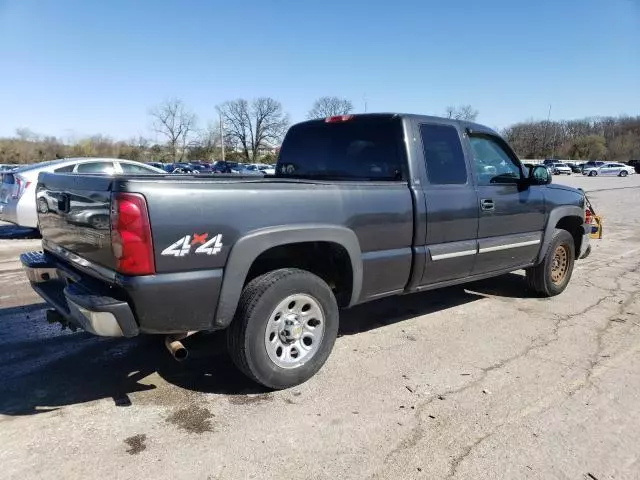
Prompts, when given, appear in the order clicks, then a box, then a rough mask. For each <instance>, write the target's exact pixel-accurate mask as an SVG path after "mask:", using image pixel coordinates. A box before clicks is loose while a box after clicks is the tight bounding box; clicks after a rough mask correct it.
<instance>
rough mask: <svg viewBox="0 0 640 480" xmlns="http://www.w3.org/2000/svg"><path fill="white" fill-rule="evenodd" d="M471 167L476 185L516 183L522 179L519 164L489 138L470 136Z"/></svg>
mask: <svg viewBox="0 0 640 480" xmlns="http://www.w3.org/2000/svg"><path fill="white" fill-rule="evenodd" d="M469 143H470V144H471V152H472V154H473V166H474V169H475V174H476V178H477V180H478V185H493V184H505V183H517V182H518V181H520V180H521V179H522V169H521V166H520V163H519V162H517V160H515V159H513V158H512V157H511V155H509V154H508V153H507V152H506V151H505V149H504V148H503V147H502V145H500V143H498V142H497V141H496V140H494V139H493V138H491V137H490V136H485V135H482V136H470V137H469Z"/></svg>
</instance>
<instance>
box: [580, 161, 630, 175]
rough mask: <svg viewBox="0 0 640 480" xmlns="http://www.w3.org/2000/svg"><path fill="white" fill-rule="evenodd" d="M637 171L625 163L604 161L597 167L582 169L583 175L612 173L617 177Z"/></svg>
mask: <svg viewBox="0 0 640 480" xmlns="http://www.w3.org/2000/svg"><path fill="white" fill-rule="evenodd" d="M632 173H636V171H635V169H634V168H633V167H631V166H629V165H625V164H624V163H604V164H603V165H600V166H597V167H586V168H584V169H583V170H582V174H583V175H588V176H590V177H595V176H596V175H611V176H617V177H626V176H627V175H631V174H632Z"/></svg>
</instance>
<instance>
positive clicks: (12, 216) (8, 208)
mask: <svg viewBox="0 0 640 480" xmlns="http://www.w3.org/2000/svg"><path fill="white" fill-rule="evenodd" d="M16 207H17V204H16V203H15V202H10V203H0V220H2V221H3V222H9V223H14V224H17V223H18V212H17V211H16V210H17V208H16Z"/></svg>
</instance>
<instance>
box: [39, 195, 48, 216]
mask: <svg viewBox="0 0 640 480" xmlns="http://www.w3.org/2000/svg"><path fill="white" fill-rule="evenodd" d="M38 212H40V213H48V212H49V204H48V203H47V201H46V200H45V199H44V198H39V199H38Z"/></svg>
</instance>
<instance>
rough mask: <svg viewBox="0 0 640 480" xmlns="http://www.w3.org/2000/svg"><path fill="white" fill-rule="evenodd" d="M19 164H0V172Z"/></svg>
mask: <svg viewBox="0 0 640 480" xmlns="http://www.w3.org/2000/svg"><path fill="white" fill-rule="evenodd" d="M19 166H20V165H6V164H1V165H0V172H8V171H10V170H13V169H15V168H17V167H19Z"/></svg>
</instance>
